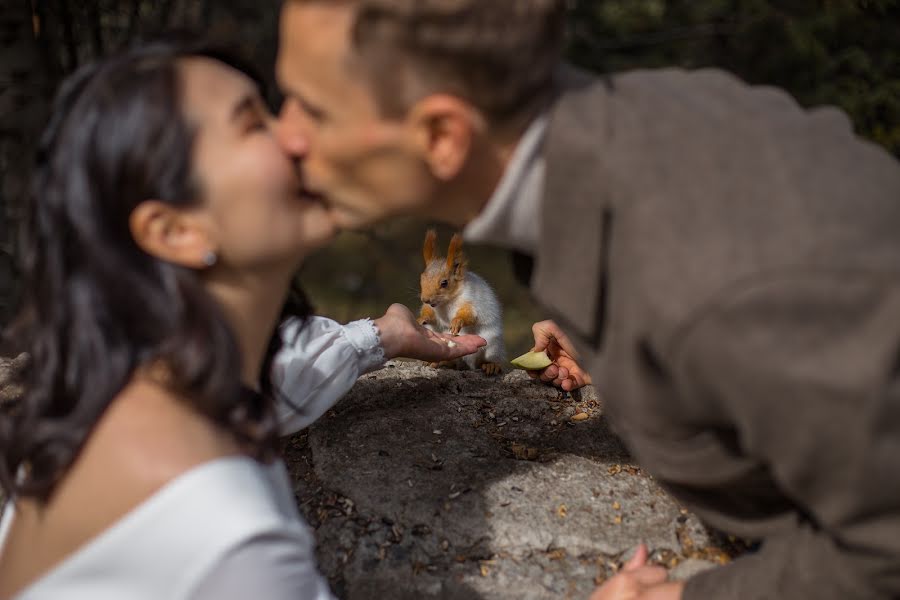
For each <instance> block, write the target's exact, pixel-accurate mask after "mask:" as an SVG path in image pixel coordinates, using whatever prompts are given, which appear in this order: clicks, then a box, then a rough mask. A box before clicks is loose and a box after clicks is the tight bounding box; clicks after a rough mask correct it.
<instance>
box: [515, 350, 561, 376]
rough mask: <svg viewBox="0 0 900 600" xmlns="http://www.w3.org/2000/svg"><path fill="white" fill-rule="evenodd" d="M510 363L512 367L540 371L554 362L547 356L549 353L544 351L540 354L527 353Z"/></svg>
mask: <svg viewBox="0 0 900 600" xmlns="http://www.w3.org/2000/svg"><path fill="white" fill-rule="evenodd" d="M509 362H510V364H512V366H514V367H518V368H520V369H525V370H526V371H540V370H541V369H546V368H547V367H549V366H550V365H552V364H553V361H552V360H550V357H549V356H547V352H545V351H544V350H541V351H540V352H526V353H525V354H523V355H522V356H519V357H517V358H514V359H512V360H511V361H509Z"/></svg>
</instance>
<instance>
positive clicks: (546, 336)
mask: <svg viewBox="0 0 900 600" xmlns="http://www.w3.org/2000/svg"><path fill="white" fill-rule="evenodd" d="M552 324H553V321H541V322H539V323H535V324H534V325H532V326H531V333H532V335H533V336H534V348H532V349H531V350H532V352H540V351H541V350H546V349H547V344H549V343H550V340H552V339H553V336H552V335H551V334H550V333H549V332H548V329H549V326H550V325H552Z"/></svg>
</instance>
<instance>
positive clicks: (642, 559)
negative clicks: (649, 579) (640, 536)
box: [622, 542, 650, 571]
mask: <svg viewBox="0 0 900 600" xmlns="http://www.w3.org/2000/svg"><path fill="white" fill-rule="evenodd" d="M649 554H650V553H649V552H648V551H647V545H646V544H644V543H643V542H641V543H640V544H638V547H637V550H635V551H634V556H632V557H631V559H630V560H629V561H628V562H627V563H625V565H624V566H623V567H622V570H623V571H634V570H636V569H640V568H641V567H643V566H644V565H645V564H647V557H648V556H649Z"/></svg>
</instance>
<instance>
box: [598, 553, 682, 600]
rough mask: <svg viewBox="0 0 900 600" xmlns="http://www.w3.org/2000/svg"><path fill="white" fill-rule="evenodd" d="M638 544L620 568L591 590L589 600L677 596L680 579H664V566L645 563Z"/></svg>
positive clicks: (651, 599)
mask: <svg viewBox="0 0 900 600" xmlns="http://www.w3.org/2000/svg"><path fill="white" fill-rule="evenodd" d="M647 554H648V553H647V546H645V545H644V544H641V545H640V546H638V548H637V552H635V554H634V556H633V557H632V558H631V560H629V561H628V562H627V563H625V566H624V567H622V570H621V571H620V572H619V573H618V574H616V575H614V576H612V577H610V578H609V579H608V580H607V581H606V582H605V583H604V584H603V585H601V586H600V587H598V588H597V589H596V590H594V593H593V594H591V597H590V600H681V592H682V591H683V590H684V583H683V582H680V581H673V582H667V581H666V570H665V569H664V568H663V567H656V566H652V565H648V564H647Z"/></svg>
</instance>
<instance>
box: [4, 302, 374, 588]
mask: <svg viewBox="0 0 900 600" xmlns="http://www.w3.org/2000/svg"><path fill="white" fill-rule="evenodd" d="M280 332H281V335H282V336H283V338H284V348H283V349H282V351H281V352H280V353H279V354H278V356H277V357H276V359H275V362H274V366H273V373H272V377H273V382H274V383H275V384H276V387H277V388H278V389H280V390H281V393H282V396H283V397H282V399H281V400H280V401H279V403H278V405H277V411H278V416H279V419H280V422H281V429H282V433H284V434H288V433H293V432H295V431H298V430H299V429H302V428H303V427H306V426H308V425H309V424H311V423H312V422H313V421H315V420H316V419H317V418H319V417H320V416H322V415H323V414H324V413H325V412H326V411H327V410H328V409H329V408H331V407H332V406H333V405H334V404H335V403H336V402H337V401H338V400H339V399H340V398H341V397H342V396H343V395H344V394H345V393H347V391H348V390H349V389H350V388H351V387H352V386H353V384H354V383H355V382H356V379H357V378H358V377H359V376H360V375H362V374H363V373H366V372H368V371H371V370H373V369H376V368H378V367H380V366H382V365H383V364H384V351H383V349H382V348H381V344H380V341H379V337H378V331H377V329H376V328H375V325H374V324H373V323H372V321H371V320H369V319H364V320H361V321H355V322H353V323H349V324H348V325H343V326H342V325H340V324H339V323H337V322H335V321H332V320H330V319H326V318H323V317H312V318H310V319H307V320H306V321H305V323H304V324H303V326H302V327H301V324H300V321H298V320H289V321H286V322H285V323H284V324H282V326H281V329H280ZM98 493H102V490H98ZM14 515H15V510H14V506H13V505H12V503H7V507H6V510H5V511H4V514H3V517H2V519H0V551H2V548H3V545H4V542H5V539H6V536H7V534H8V531H9V528H10V525H11V523H12V519H13V517H14ZM314 549H315V542H314V539H313V537H312V535H311V533H310V531H309V529H308V527H307V526H306V524H305V523H304V522H303V520H302V518H301V517H300V515H299V513H298V511H297V507H296V501H295V499H294V495H293V493H292V486H291V483H290V481H289V479H288V476H287V473H286V471H285V468H284V465H283V463H281V462H280V461H279V462H277V463H276V464H274V465H271V466H266V465H262V464H260V463H257V462H256V461H254V460H252V459H250V458H245V457H232V458H223V459H219V460H215V461H212V462H209V463H206V464H204V465H201V466H199V467H196V468H194V469H191V470H190V471H188V472H186V473H184V474H182V475H181V476H179V477H177V478H175V479H174V480H172V481H171V482H169V483H168V484H167V485H165V486H164V487H163V488H162V489H161V490H159V491H158V492H156V493H155V494H153V496H151V497H150V498H148V499H147V500H145V501H144V502H143V503H141V504H140V505H139V506H138V507H136V508H135V509H134V510H132V511H131V512H130V513H128V514H127V515H126V516H125V517H123V518H122V519H120V520H119V521H117V522H116V523H115V524H114V525H112V526H111V527H109V528H108V529H107V530H105V531H104V532H103V533H101V534H100V535H99V536H97V537H96V538H94V539H93V540H91V541H90V542H88V543H87V544H86V545H85V546H83V547H82V548H81V549H79V550H78V551H76V552H75V553H74V554H72V555H70V556H69V557H68V558H67V559H65V560H64V561H63V562H62V563H61V564H59V565H58V566H57V567H55V568H53V569H52V570H51V571H49V572H48V573H47V574H46V575H44V576H43V577H41V578H40V579H39V580H37V581H36V582H35V583H33V584H32V585H30V586H29V587H28V588H26V589H25V590H24V591H23V592H22V593H21V594H19V595H18V596H16V599H15V600H50V599H57V598H59V599H63V598H64V599H66V600H82V599H83V600H124V599H127V600H160V599H162V598H165V599H167V600H239V599H240V600H246V599H248V598H260V599H261V598H265V599H266V600H332V599H333V597H332V595H331V592H330V591H329V589H328V584H327V582H326V581H325V579H324V578H323V577H322V576H321V574H319V572H318V570H317V569H316V562H315V553H314Z"/></svg>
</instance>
